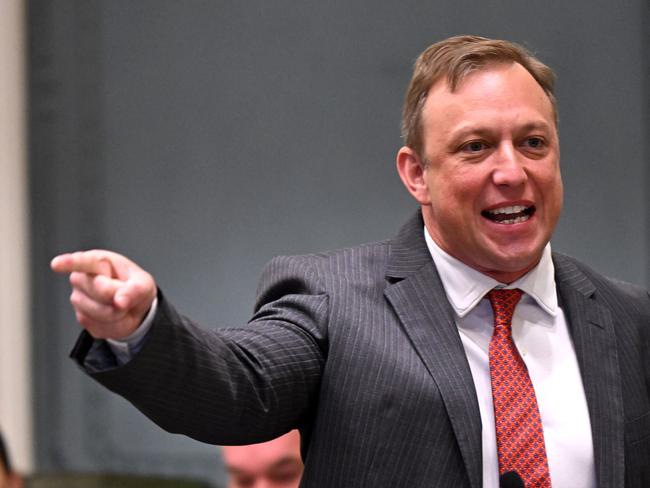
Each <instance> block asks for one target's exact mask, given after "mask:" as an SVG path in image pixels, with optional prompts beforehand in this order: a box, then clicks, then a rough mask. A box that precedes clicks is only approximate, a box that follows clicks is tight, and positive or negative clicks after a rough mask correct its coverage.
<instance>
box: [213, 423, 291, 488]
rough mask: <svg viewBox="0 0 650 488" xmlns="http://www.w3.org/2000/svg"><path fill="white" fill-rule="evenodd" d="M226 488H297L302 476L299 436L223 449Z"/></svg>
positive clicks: (285, 436)
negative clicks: (226, 480) (228, 479)
mask: <svg viewBox="0 0 650 488" xmlns="http://www.w3.org/2000/svg"><path fill="white" fill-rule="evenodd" d="M223 458H224V462H225V465H226V469H227V471H228V475H229V477H230V481H229V483H228V488H297V487H298V485H299V484H300V477H301V475H302V468H303V465H302V459H301V457H300V434H299V433H298V431H297V430H292V431H291V432H289V433H288V434H285V435H283V436H281V437H278V438H277V439H273V440H271V441H268V442H262V443H260V444H250V445H247V446H224V447H223Z"/></svg>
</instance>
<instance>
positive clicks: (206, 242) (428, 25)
mask: <svg viewBox="0 0 650 488" xmlns="http://www.w3.org/2000/svg"><path fill="white" fill-rule="evenodd" d="M649 21H650V15H649V12H648V7H647V2H646V1H645V0H629V1H627V2H611V1H609V0H580V1H575V2H548V1H546V0H544V1H541V0H539V1H538V0H535V1H527V2H521V1H517V0H513V1H493V2H479V1H476V0H474V1H469V0H439V1H435V2H422V1H413V0H402V1H400V2H389V1H380V2H376V1H375V2H371V1H363V0H346V1H332V2H322V1H319V2H316V1H303V2H289V1H286V0H285V1H274V2H268V1H264V0H258V1H246V2H225V1H213V2H209V1H196V0H195V1H184V2H176V1H170V0H164V1H163V0H155V1H154V0H147V1H144V0H142V1H138V2H132V1H124V0H112V1H101V0H85V1H84V0H76V1H74V0H32V1H31V2H29V18H28V22H29V29H30V34H29V43H30V97H31V110H30V127H29V128H30V136H31V140H30V164H31V191H32V196H31V203H32V222H33V226H32V232H33V242H32V258H33V261H32V262H33V281H34V285H33V287H34V289H33V292H34V306H33V324H34V344H33V346H34V352H35V365H34V367H35V376H36V382H35V386H34V388H35V401H36V404H35V407H36V426H35V427H36V429H35V432H36V438H37V446H36V448H37V450H36V452H37V465H38V467H39V469H41V470H61V469H65V470H86V469H108V470H125V471H137V472H151V471H155V472H161V473H181V474H189V475H197V476H203V477H206V478H208V479H212V480H216V482H217V484H218V483H220V482H221V481H220V480H222V468H221V464H220V461H219V459H218V454H217V450H216V449H215V448H214V447H210V446H203V445H201V444H198V443H195V442H193V441H190V440H187V439H185V438H183V437H180V436H174V435H171V434H167V433H164V432H162V431H161V430H160V429H158V428H157V427H155V426H154V425H153V424H151V422H149V421H148V420H146V419H145V418H144V417H143V416H142V415H141V414H139V413H138V412H137V411H135V409H134V408H133V407H131V406H130V405H128V404H127V403H126V402H125V401H123V400H122V399H120V398H116V397H114V396H112V395H110V394H108V393H106V392H105V391H102V390H101V389H99V388H98V387H97V386H95V385H94V384H93V383H92V382H91V381H90V380H89V379H87V378H85V377H84V376H83V375H82V374H81V373H80V372H79V371H78V370H77V369H76V367H75V366H74V365H73V364H72V363H71V362H70V361H69V360H67V359H66V355H67V352H68V351H69V349H70V347H71V345H72V344H73V341H74V337H75V336H76V334H77V331H78V329H77V327H76V326H75V324H74V318H73V316H72V313H71V311H70V308H69V305H68V302H67V295H68V287H67V283H66V281H65V280H64V279H62V278H60V277H54V276H52V275H51V274H50V273H49V272H48V269H47V262H48V261H49V259H50V257H51V256H53V255H54V254H56V253H58V252H60V251H64V250H72V249H80V248H90V247H97V246H99V247H106V248H111V249H115V250H117V251H120V252H123V253H125V254H127V255H129V256H131V257H132V258H133V259H135V260H136V261H137V262H139V263H140V264H142V265H143V266H144V267H145V268H147V269H149V270H150V271H152V272H153V273H154V275H155V276H156V277H157V280H158V282H159V284H160V286H161V287H162V288H163V289H164V290H165V292H166V294H167V295H168V296H169V297H171V298H172V300H173V301H174V302H175V303H176V304H177V306H178V307H179V308H180V309H181V310H184V311H187V312H188V314H190V315H191V316H192V317H194V318H196V319H197V320H199V321H202V322H203V323H205V324H206V325H207V326H209V327H215V326H223V325H231V324H239V323H243V322H244V321H245V320H246V317H247V315H248V314H249V312H250V310H251V304H252V300H253V295H254V290H255V283H256V279H257V275H258V273H259V270H260V268H261V267H262V266H263V264H264V263H265V262H266V261H267V260H268V259H269V258H271V257H272V256H273V255H275V254H279V253H301V252H308V251H313V250H318V249H323V248H333V247H340V246H345V245H350V244H354V243H359V242H364V241H369V240H373V239H378V238H384V237H388V236H390V235H392V234H393V233H394V232H395V230H396V229H397V228H398V226H399V225H400V224H401V222H402V221H403V220H404V219H405V218H407V216H408V215H409V214H410V213H411V212H412V210H413V209H415V205H414V203H413V202H412V201H411V200H410V198H409V197H408V196H407V194H406V191H405V190H403V189H402V187H401V184H400V183H399V180H398V178H397V176H396V173H395V170H394V156H395V153H396V150H397V149H398V147H399V146H400V140H399V116H400V108H401V102H402V97H403V92H404V89H405V87H406V84H407V81H408V79H409V76H410V67H411V64H412V62H413V60H414V59H415V57H416V56H417V54H418V53H419V52H420V51H421V50H422V49H424V48H425V47H426V46H427V45H429V44H430V43H432V42H434V41H436V40H439V39H441V38H443V37H447V36H449V35H454V34H459V33H476V34H480V35H486V36H491V37H502V38H508V39H512V40H516V41H519V42H521V43H523V44H525V45H527V46H529V47H530V48H532V49H533V50H534V51H535V52H536V53H537V54H538V55H539V56H540V57H541V58H542V59H543V60H545V61H546V62H548V63H549V64H550V65H551V66H553V67H554V68H555V69H556V71H557V73H558V75H559V87H558V99H559V106H560V116H561V138H562V151H563V152H562V164H563V173H564V178H565V186H566V206H565V211H564V214H563V218H562V221H561V224H560V227H559V229H558V231H557V233H556V236H555V240H554V246H555V249H557V250H561V251H564V252H567V253H569V254H572V255H575V256H577V257H579V258H582V259H584V260H585V261H587V262H589V263H591V264H593V266H594V267H596V268H598V269H599V270H601V271H602V272H605V273H607V274H610V275H613V276H616V277H618V278H621V279H625V280H628V281H633V282H636V283H640V284H644V285H646V286H647V285H649V284H650V283H649V282H650V271H649V267H650V256H649V254H650V253H649V250H650V228H649V221H650V196H649V194H648V192H649V188H650V176H649V174H648V171H647V169H646V167H647V164H646V161H647V160H648V155H649V152H650V148H649V146H648V143H647V142H646V141H647V140H648V132H649V128H650V122H649V113H650V104H649V102H648V99H649V97H648V86H649V84H648V81H649V80H648V75H649V73H650V69H649V67H648V56H649V48H648V45H649V41H650V39H649V37H650V36H649V34H648V29H647V26H648V23H649Z"/></svg>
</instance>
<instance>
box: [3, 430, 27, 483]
mask: <svg viewBox="0 0 650 488" xmlns="http://www.w3.org/2000/svg"><path fill="white" fill-rule="evenodd" d="M22 486H23V481H22V478H21V476H20V475H19V474H18V473H16V472H15V471H14V470H13V468H12V467H11V462H10V461H9V453H8V451H7V448H6V446H5V443H4V440H3V438H2V436H1V435H0V488H21V487H22Z"/></svg>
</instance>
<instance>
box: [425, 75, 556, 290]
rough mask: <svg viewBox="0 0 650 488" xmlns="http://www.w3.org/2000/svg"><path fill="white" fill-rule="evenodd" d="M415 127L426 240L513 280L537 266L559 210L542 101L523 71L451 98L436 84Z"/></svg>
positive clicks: (550, 121) (473, 79)
mask: <svg viewBox="0 0 650 488" xmlns="http://www.w3.org/2000/svg"><path fill="white" fill-rule="evenodd" d="M422 122H423V124H422V126H423V142H424V149H423V153H424V154H423V156H424V157H425V158H426V161H427V163H425V168H424V171H423V173H422V182H423V185H424V187H425V189H424V191H423V193H422V197H421V199H420V198H418V199H419V200H420V203H421V204H422V210H423V215H424V220H425V224H426V227H427V229H428V232H429V233H430V234H431V237H432V238H433V239H434V241H435V242H436V243H437V244H438V245H439V246H440V247H441V248H442V249H443V250H445V251H446V252H447V253H449V254H451V255H452V256H454V257H456V258H457V259H459V260H460V261H463V262H464V263H465V264H467V265H469V266H471V267H472V268H475V269H477V270H478V271H480V272H482V273H484V274H487V275H489V276H492V277H493V278H496V279H497V280H499V281H502V282H505V283H510V282H512V281H514V280H516V279H517V278H519V277H520V276H522V275H523V274H525V273H526V272H527V271H529V270H530V269H531V268H533V267H534V266H535V265H536V264H537V262H538V261H539V259H540V257H541V254H542V250H543V248H544V246H545V245H546V243H547V242H548V241H549V240H550V238H551V234H552V232H553V229H554V228H555V225H556V223H557V220H558V218H559V215H560V210H561V208H562V180H561V177H560V167H559V159H560V151H559V142H558V135H557V130H556V126H555V122H554V114H553V109H552V106H551V102H550V100H549V98H548V97H547V96H546V94H545V93H544V90H543V89H542V88H541V87H540V86H539V84H538V83H537V82H536V81H535V79H534V78H533V77H532V76H531V75H530V74H529V73H528V72H527V71H526V70H525V69H524V68H523V67H522V66H521V65H519V64H517V63H509V64H497V65H494V66H491V67H486V68H484V69H482V70H479V71H476V72H474V73H471V74H470V75H469V76H468V77H467V78H465V79H464V80H463V81H462V83H461V84H460V86H459V87H458V88H457V90H456V91H455V92H453V93H452V92H451V91H450V90H449V87H448V85H447V83H446V81H442V82H439V83H437V84H436V85H434V86H433V87H432V88H431V89H430V91H429V93H428V96H427V100H426V102H425V105H424V108H423V113H422ZM416 198H417V197H416Z"/></svg>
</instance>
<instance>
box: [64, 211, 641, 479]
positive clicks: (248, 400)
mask: <svg viewBox="0 0 650 488" xmlns="http://www.w3.org/2000/svg"><path fill="white" fill-rule="evenodd" d="M554 262H555V267H556V281H557V287H558V294H559V297H560V303H561V305H562V307H563V308H564V310H565V312H566V314H567V317H568V320H569V324H570V329H571V333H572V336H573V342H574V346H575V350H576V354H577V357H578V361H579V364H580V368H581V372H582V378H583V382H584V388H585V392H586V396H587V401H588V405H589V412H590V415H591V424H592V430H593V439H594V453H595V461H596V472H597V479H598V486H599V488H605V487H608V488H621V487H624V486H625V487H628V488H642V487H645V488H647V487H650V399H649V394H648V392H649V390H650V351H649V349H648V345H649V335H650V297H649V296H648V293H647V292H646V291H644V290H641V289H640V288H637V287H633V286H632V285H627V284H621V283H614V282H612V281H610V280H608V279H606V278H604V277H602V276H599V275H598V274H596V273H594V272H592V271H590V270H589V269H587V268H586V267H584V266H582V265H580V264H578V263H576V262H575V261H574V260H572V259H570V258H567V257H564V256H559V255H555V256H554ZM255 310H256V312H255V315H254V317H253V318H252V320H251V322H250V324H249V326H248V327H243V328H237V329H219V330H217V331H206V330H202V329H199V328H197V327H195V326H194V325H193V324H192V323H191V322H190V321H189V320H187V319H185V318H183V317H181V316H180V315H178V314H177V312H176V311H175V310H174V309H173V308H172V307H171V305H170V304H169V303H168V302H167V301H166V300H165V299H164V297H162V295H160V307H159V310H158V312H157V315H156V318H155V322H154V326H153V328H152V329H151V331H150V332H149V336H148V337H147V340H146V342H145V345H144V347H143V349H142V350H141V351H140V352H139V353H138V354H137V355H136V356H135V358H134V359H133V360H132V361H131V362H129V363H128V364H127V365H125V366H123V367H120V368H110V367H108V365H106V364H103V363H102V362H105V359H106V358H107V357H108V356H105V355H103V354H104V353H105V348H106V346H105V344H103V343H102V342H101V341H96V342H94V343H93V341H92V340H91V339H90V338H89V336H87V335H85V334H84V335H83V336H82V337H81V339H80V340H79V342H78V343H77V345H76V346H75V350H74V351H73V355H74V356H75V357H76V359H77V360H78V361H80V362H81V363H82V364H83V362H84V359H85V361H86V363H85V364H86V366H89V367H90V368H91V369H94V370H97V369H101V370H102V371H100V372H95V373H93V377H94V378H95V379H97V380H98V381H99V382H101V383H102V384H104V385H105V386H107V387H108V388H110V389H111V390H113V391H115V392H117V393H119V394H121V395H123V396H124V397H126V398H127V399H129V400H130V401H131V402H132V403H133V404H134V405H136V406H137V407H138V408H139V409H140V410H142V411H143V412H144V413H145V414H146V415H148V416H149V417H150V418H151V419H153V420H154V421H155V422H157V423H158V424H159V425H160V426H162V427H163V428H165V429H167V430H169V431H171V432H180V433H184V434H187V435H189V436H191V437H194V438H196V439H199V440H202V441H206V442H211V443H217V444H239V443H250V442H258V441H261V440H265V439H268V438H271V437H274V436H276V435H279V434H281V433H283V432H286V431H288V430H289V429H291V428H294V427H299V428H300V429H301V431H302V434H303V441H304V446H303V447H304V455H305V462H306V467H305V473H304V478H303V484H302V485H301V486H305V487H319V488H324V487H336V488H343V487H358V488H361V487H364V488H365V487H378V486H382V487H391V488H395V487H404V488H418V487H450V488H452V487H453V488H461V487H471V488H479V487H480V486H481V483H482V482H481V473H482V468H481V462H482V461H481V419H480V414H479V409H478V404H477V399H476V393H475V390H474V385H473V381H472V376H471V373H470V368H469V365H468V362H467V359H466V356H465V353H464V350H463V346H462V344H461V340H460V337H459V335H458V331H457V328H456V325H455V322H454V315H453V312H452V310H451V308H450V306H449V304H448V302H447V300H446V297H445V293H444V290H443V288H442V285H441V282H440V279H439V277H438V274H437V272H436V269H435V266H434V265H433V262H432V260H431V257H430V254H429V252H428V249H427V247H426V244H425V242H424V238H423V223H422V220H421V217H420V215H419V214H418V215H417V216H416V217H414V218H413V219H411V220H410V221H409V222H408V223H407V224H406V225H405V226H404V227H403V228H402V229H401V231H400V233H399V234H398V236H397V237H396V238H395V239H393V240H389V241H385V242H379V243H374V244H368V245H364V246H360V247H355V248H351V249H345V250H341V251H337V252H332V253H325V254H318V255H311V256H294V257H279V258H276V259H274V260H273V261H272V262H271V263H270V264H269V266H268V268H267V269H266V271H265V273H264V274H263V277H262V279H261V285H260V288H259V297H258V301H257V305H256V309H255ZM101 358H104V359H101ZM564 401H566V402H571V401H572V399H571V398H566V399H565V400H564Z"/></svg>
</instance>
